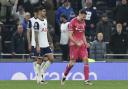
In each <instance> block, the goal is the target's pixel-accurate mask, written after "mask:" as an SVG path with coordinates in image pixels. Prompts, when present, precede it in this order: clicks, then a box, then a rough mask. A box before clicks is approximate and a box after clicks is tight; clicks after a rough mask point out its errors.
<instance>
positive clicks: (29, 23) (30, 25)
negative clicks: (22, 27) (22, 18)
mask: <svg viewBox="0 0 128 89" xmlns="http://www.w3.org/2000/svg"><path fill="white" fill-rule="evenodd" d="M28 28H32V22H31V20H29V21H28Z"/></svg>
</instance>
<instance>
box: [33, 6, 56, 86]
mask: <svg viewBox="0 0 128 89" xmlns="http://www.w3.org/2000/svg"><path fill="white" fill-rule="evenodd" d="M37 13H38V19H37V22H38V25H39V29H38V31H36V32H35V43H36V51H37V53H38V57H45V61H42V58H38V59H37V70H38V71H37V72H38V79H37V80H38V82H39V83H41V84H46V82H45V81H44V76H45V75H44V74H45V72H46V70H47V69H48V67H49V66H50V64H51V63H52V62H53V59H54V56H53V53H52V50H51V49H50V47H49V43H48V24H47V19H46V9H45V8H43V7H39V8H38V11H37ZM43 59H44V58H43ZM40 77H41V78H42V79H41V78H40Z"/></svg>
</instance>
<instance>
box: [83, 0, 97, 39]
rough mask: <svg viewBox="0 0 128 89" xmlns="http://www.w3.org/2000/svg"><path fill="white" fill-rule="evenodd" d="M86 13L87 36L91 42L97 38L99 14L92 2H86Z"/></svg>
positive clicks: (87, 0)
mask: <svg viewBox="0 0 128 89" xmlns="http://www.w3.org/2000/svg"><path fill="white" fill-rule="evenodd" d="M85 4H86V5H85V7H84V9H85V11H86V13H87V16H86V32H85V34H86V36H87V37H89V38H90V40H93V39H94V36H95V27H96V26H95V25H96V22H97V19H98V18H97V13H96V7H93V6H92V0H86V3H85Z"/></svg>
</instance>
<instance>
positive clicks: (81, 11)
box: [79, 9, 87, 14]
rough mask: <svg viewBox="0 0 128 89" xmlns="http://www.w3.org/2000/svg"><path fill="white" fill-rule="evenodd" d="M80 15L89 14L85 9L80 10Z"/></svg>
mask: <svg viewBox="0 0 128 89" xmlns="http://www.w3.org/2000/svg"><path fill="white" fill-rule="evenodd" d="M79 13H80V14H87V13H86V11H85V9H81V10H79Z"/></svg>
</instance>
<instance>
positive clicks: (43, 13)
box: [42, 9, 46, 17]
mask: <svg viewBox="0 0 128 89" xmlns="http://www.w3.org/2000/svg"><path fill="white" fill-rule="evenodd" d="M42 16H44V17H45V16H46V9H43V10H42Z"/></svg>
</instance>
